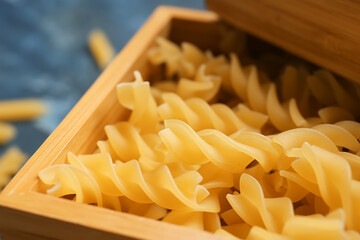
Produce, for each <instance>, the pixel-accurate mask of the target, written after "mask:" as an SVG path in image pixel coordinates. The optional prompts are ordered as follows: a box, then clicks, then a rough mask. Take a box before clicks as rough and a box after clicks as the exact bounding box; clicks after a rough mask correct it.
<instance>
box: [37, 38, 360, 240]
mask: <svg viewBox="0 0 360 240" xmlns="http://www.w3.org/2000/svg"><path fill="white" fill-rule="evenodd" d="M253 57H254V56H252V57H250V56H249V57H244V58H241V59H239V58H238V57H237V56H236V55H234V54H230V56H229V58H227V57H226V56H225V55H218V56H215V55H213V54H212V53H211V52H210V51H206V52H203V51H201V50H200V49H199V48H197V47H196V46H194V45H193V44H191V43H183V44H182V45H181V46H178V45H176V44H175V43H172V42H170V41H169V40H166V39H163V38H159V39H157V46H156V47H155V48H152V49H151V50H150V52H149V59H150V61H151V62H152V63H153V64H155V65H160V64H163V65H164V67H165V68H164V69H165V75H164V76H162V77H163V78H164V79H161V80H163V81H157V80H159V79H158V78H157V77H158V76H157V75H156V76H154V77H155V78H156V79H154V80H155V83H154V84H153V85H152V87H150V84H149V82H146V81H144V80H143V79H142V77H141V75H140V73H139V72H135V81H134V82H128V83H121V84H119V85H118V88H117V93H118V99H119V102H120V105H121V106H122V107H124V108H126V109H128V110H130V117H129V118H128V119H124V120H122V121H121V122H117V123H115V124H111V125H107V126H105V134H106V139H103V140H100V141H98V142H97V149H96V150H95V151H94V152H93V153H92V154H87V155H79V156H76V155H74V154H72V153H69V154H68V164H60V165H54V166H50V167H48V168H45V169H43V170H42V171H41V172H40V173H39V177H40V179H41V180H42V182H43V183H45V184H46V186H44V187H45V188H47V190H46V192H47V193H48V194H51V195H54V196H58V197H65V198H69V199H73V200H75V201H78V202H85V203H90V204H96V205H98V206H103V207H107V208H111V209H116V210H121V211H124V212H128V213H131V214H136V215H140V216H146V217H149V218H153V219H157V220H160V221H164V222H167V223H173V224H177V225H182V226H187V227H191V228H194V229H198V230H205V231H209V232H212V233H214V234H217V235H219V236H224V237H227V238H229V239H247V240H255V239H264V240H265V239H278V240H294V239H296V240H300V239H312V238H316V239H360V235H359V231H360V223H359V221H358V219H360V215H359V213H360V123H359V122H357V121H356V120H355V119H356V118H357V117H359V113H358V112H357V111H358V110H357V105H356V104H357V103H358V102H359V96H360V91H359V88H357V89H352V86H353V85H352V84H350V83H346V82H343V81H342V79H341V78H338V79H337V78H335V76H333V75H332V74H331V73H329V72H328V71H326V70H315V71H314V66H312V65H310V64H309V65H302V64H301V61H299V60H298V61H294V62H291V64H293V65H285V64H282V66H279V67H278V70H276V71H271V72H273V73H275V74H270V72H269V71H267V72H269V75H267V73H266V72H263V70H266V69H265V68H262V67H261V65H259V64H258V60H257V59H256V58H253ZM243 63H246V64H247V66H242V65H241V64H243ZM299 63H300V64H299ZM159 69H160V68H159ZM280 69H283V71H282V72H280ZM275 75H276V76H275ZM268 76H271V78H272V79H270V78H269V77H268ZM319 88H321V89H319ZM347 92H348V94H347ZM347 95H348V96H347Z"/></svg>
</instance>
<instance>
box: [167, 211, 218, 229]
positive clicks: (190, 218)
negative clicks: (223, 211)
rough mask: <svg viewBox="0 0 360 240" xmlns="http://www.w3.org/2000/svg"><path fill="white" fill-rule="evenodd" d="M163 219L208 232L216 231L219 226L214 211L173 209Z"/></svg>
mask: <svg viewBox="0 0 360 240" xmlns="http://www.w3.org/2000/svg"><path fill="white" fill-rule="evenodd" d="M163 221H164V222H168V223H173V224H177V225H181V226H186V227H190V228H194V229H198V230H206V231H209V232H216V231H217V230H218V229H220V228H221V224H220V218H219V216H218V215H217V214H216V213H209V212H198V211H197V212H194V211H191V210H190V209H181V210H173V211H171V212H170V213H168V214H167V215H166V216H165V217H164V219H163Z"/></svg>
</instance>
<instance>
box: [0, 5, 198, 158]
mask: <svg viewBox="0 0 360 240" xmlns="http://www.w3.org/2000/svg"><path fill="white" fill-rule="evenodd" d="M158 5H174V6H182V7H189V8H196V9H204V2H203V1H200V0H199V1H194V0H168V1H165V0H162V1H161V0H132V1H130V0H31V1H29V0H0V29H1V31H0V99H13V98H24V97H36V98H40V99H43V100H44V101H45V103H46V104H47V105H48V106H49V109H50V111H49V112H48V113H47V114H46V115H45V116H44V117H41V118H40V119H38V120H36V121H33V122H27V123H16V126H17V127H18V135H17V137H16V139H15V140H13V141H12V142H11V143H9V144H7V145H6V146H3V147H0V153H1V152H3V151H4V149H5V148H7V147H8V146H9V145H14V144H15V145H18V146H20V147H21V148H22V149H23V150H24V151H25V152H26V153H27V154H29V155H32V154H33V153H34V152H35V150H36V149H37V148H38V147H39V146H40V145H41V143H42V142H43V141H44V140H45V139H46V137H47V136H48V135H49V134H50V133H51V132H52V131H53V130H54V129H55V127H56V126H57V125H58V124H59V123H60V121H61V120H62V119H63V118H64V117H65V116H66V114H67V113H68V111H69V110H70V109H71V108H72V107H73V106H74V104H75V103H76V102H77V101H78V100H79V99H80V97H81V96H82V95H83V94H84V92H85V91H86V90H87V89H88V88H89V86H90V85H91V84H92V83H93V82H94V80H95V79H96V78H97V76H98V75H99V74H100V70H99V69H98V68H97V67H96V65H95V62H94V60H93V58H92V56H91V55H90V53H89V51H88V48H87V37H88V34H89V32H90V31H91V30H92V29H94V28H100V29H102V30H103V31H104V32H105V33H106V34H107V36H108V37H109V39H110V41H111V42H112V44H113V45H114V47H115V48H116V50H117V51H120V50H121V49H122V47H123V46H124V45H125V44H126V43H127V42H128V41H129V40H130V39H131V37H132V36H133V35H134V33H135V32H136V31H137V30H138V29H139V28H140V27H141V25H142V24H143V23H144V22H145V21H146V19H147V18H148V17H149V15H150V14H151V12H152V11H153V10H154V9H155V8H156V7H157V6H158Z"/></svg>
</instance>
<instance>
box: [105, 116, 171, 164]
mask: <svg viewBox="0 0 360 240" xmlns="http://www.w3.org/2000/svg"><path fill="white" fill-rule="evenodd" d="M105 132H106V135H107V137H108V139H109V140H108V142H109V143H108V144H107V145H106V143H104V142H101V143H98V144H100V147H101V148H100V150H101V151H102V152H103V153H106V152H109V153H110V155H112V159H113V160H114V161H115V160H121V161H122V162H127V161H130V160H132V159H138V160H139V162H140V165H141V167H142V168H143V169H144V170H152V169H154V168H156V167H159V166H160V164H162V162H163V160H164V154H163V153H161V152H159V151H156V150H155V146H157V145H158V144H159V143H160V137H159V136H158V135H157V134H154V133H143V134H141V132H140V130H139V129H137V128H136V127H135V126H134V125H133V124H131V123H129V122H119V123H117V124H115V125H107V126H105ZM105 145H106V146H105Z"/></svg>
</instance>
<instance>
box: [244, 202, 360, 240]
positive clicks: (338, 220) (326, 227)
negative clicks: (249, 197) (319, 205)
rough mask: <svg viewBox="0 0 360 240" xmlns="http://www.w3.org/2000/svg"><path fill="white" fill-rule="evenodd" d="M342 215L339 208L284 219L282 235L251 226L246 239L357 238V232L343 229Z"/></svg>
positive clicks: (322, 239)
mask: <svg viewBox="0 0 360 240" xmlns="http://www.w3.org/2000/svg"><path fill="white" fill-rule="evenodd" d="M344 216H345V214H344V212H343V211H342V210H341V209H337V210H334V211H332V212H330V213H329V214H327V215H326V216H325V217H324V216H321V215H312V216H295V217H293V218H291V219H289V220H288V221H286V223H285V225H284V228H283V230H282V232H281V234H282V235H280V234H277V233H273V232H270V231H267V230H265V229H263V228H260V227H253V228H252V229H251V231H250V233H249V235H248V237H247V239H248V240H255V239H256V240H257V239H264V240H265V239H276V240H291V239H295V240H301V239H312V238H316V239H321V240H328V239H334V240H335V239H359V237H360V234H359V233H357V232H355V231H352V230H347V231H346V230H345V226H344Z"/></svg>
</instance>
